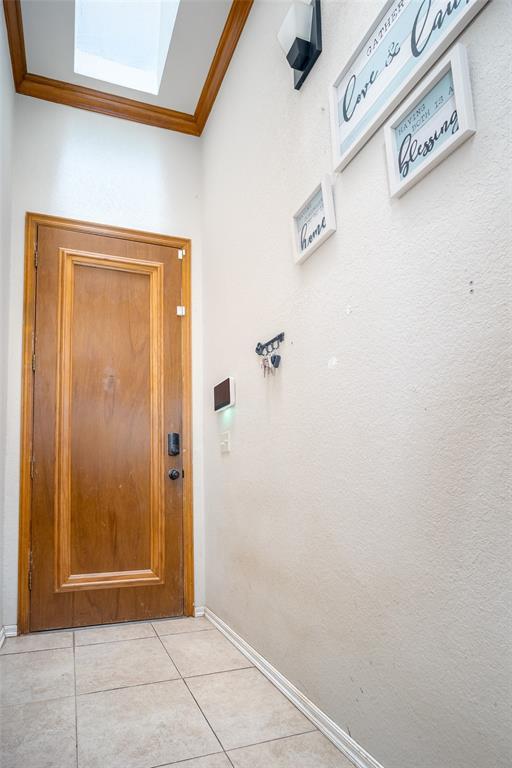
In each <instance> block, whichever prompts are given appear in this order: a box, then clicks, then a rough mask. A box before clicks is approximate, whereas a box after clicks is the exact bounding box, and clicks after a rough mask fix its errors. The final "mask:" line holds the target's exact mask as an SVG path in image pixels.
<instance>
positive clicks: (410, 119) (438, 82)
mask: <svg viewBox="0 0 512 768" xmlns="http://www.w3.org/2000/svg"><path fill="white" fill-rule="evenodd" d="M475 130H476V129H475V116H474V113H473V98H472V95H471V82H470V79H469V68H468V59H467V54H466V49H465V48H464V46H463V45H460V44H459V45H456V46H455V47H454V48H453V49H452V50H451V51H450V52H449V53H448V54H447V55H446V56H445V57H444V58H443V59H442V60H441V61H440V62H439V63H438V64H437V66H436V67H434V69H433V70H432V71H431V72H429V74H428V75H427V77H426V78H425V79H424V80H422V81H421V83H420V84H419V86H418V87H417V88H416V90H415V91H413V93H412V94H411V95H410V97H409V98H408V99H407V101H406V102H405V103H404V104H403V105H402V106H400V107H399V109H398V111H397V112H396V113H395V114H394V115H393V116H392V118H391V120H390V121H389V122H388V123H387V124H386V126H385V128H384V134H385V137H386V157H387V162H388V175H389V187H390V192H391V197H400V196H401V195H403V194H404V192H407V190H408V189H410V187H412V186H413V185H414V184H416V182H417V181H419V180H420V179H422V178H423V177H424V176H425V175H426V174H427V173H429V171H431V170H432V169H433V168H434V167H435V166H436V165H438V164H439V163H440V162H441V161H442V160H444V158H445V157H446V156H447V155H449V154H450V152H453V150H454V149H456V148H457V147H459V146H460V145H461V144H462V143H463V142H464V141H466V139H469V137H470V136H471V135H472V134H473V133H474V132H475Z"/></svg>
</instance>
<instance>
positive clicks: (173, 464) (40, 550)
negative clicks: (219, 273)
mask: <svg viewBox="0 0 512 768" xmlns="http://www.w3.org/2000/svg"><path fill="white" fill-rule="evenodd" d="M116 234H117V233H116V232H115V231H113V232H108V231H107V232H106V233H105V231H102V232H101V233H97V234H96V233H94V232H93V231H80V230H79V229H76V228H75V229H69V228H66V227H59V226H57V225H52V224H50V225H46V226H45V225H39V226H38V227H37V269H36V272H35V274H36V290H35V317H34V326H35V334H34V365H33V367H34V369H35V370H34V374H33V434H32V457H33V464H32V472H31V474H32V488H31V565H30V582H31V583H30V585H29V587H30V595H29V597H30V629H31V630H41V629H49V628H57V627H77V626H84V625H89V624H104V623H109V622H116V621H127V620H137V619H150V618H157V617H164V616H181V615H183V612H184V576H183V477H182V475H183V465H182V454H180V455H178V456H175V457H171V456H169V455H168V450H167V448H168V445H167V435H168V433H169V432H178V433H180V434H182V432H183V430H182V396H183V393H182V380H183V376H182V329H181V326H180V324H181V323H182V322H183V318H182V317H179V316H178V315H177V306H178V305H181V304H182V298H181V297H182V264H183V260H182V259H181V258H179V256H180V255H181V254H180V253H179V252H178V249H177V248H176V247H172V246H166V245H161V244H155V243H152V242H144V240H141V239H140V238H139V239H137V240H135V239H130V237H129V235H127V236H116ZM170 469H174V470H177V472H175V473H174V474H175V475H178V477H177V479H174V480H171V479H170V478H169V476H168V472H169V470H170Z"/></svg>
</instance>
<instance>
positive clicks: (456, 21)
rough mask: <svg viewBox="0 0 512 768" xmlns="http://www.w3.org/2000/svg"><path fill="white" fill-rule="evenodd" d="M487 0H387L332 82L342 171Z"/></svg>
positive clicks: (337, 167) (335, 141) (335, 148)
mask: <svg viewBox="0 0 512 768" xmlns="http://www.w3.org/2000/svg"><path fill="white" fill-rule="evenodd" d="M488 1H489V0H388V1H387V2H386V3H385V5H384V8H383V10H382V11H381V13H379V15H378V17H377V19H376V21H375V22H374V23H373V24H372V25H371V27H370V29H369V30H368V32H367V34H366V35H365V36H364V38H363V41H362V43H361V44H360V45H359V47H358V48H357V50H356V52H355V53H354V55H353V56H352V58H351V59H350V61H349V62H348V64H347V65H346V66H345V67H344V69H343V70H342V72H341V73H340V75H339V76H338V78H337V79H336V81H335V82H334V85H333V86H332V87H331V93H330V105H331V133H332V149H333V162H334V168H335V170H336V171H341V169H342V168H344V167H345V166H346V165H347V164H348V163H349V162H350V161H351V160H352V158H353V157H354V156H355V155H356V154H357V152H359V150H360V149H361V148H362V147H363V146H364V144H365V143H366V142H367V141H368V139H369V138H370V137H371V136H372V135H373V134H374V133H375V131H376V130H377V128H378V127H379V126H380V125H382V123H383V122H384V120H386V118H387V117H389V115H390V114H391V112H392V111H393V110H394V109H395V108H396V107H397V106H398V105H399V103H400V102H401V101H402V100H403V98H404V97H405V96H406V95H407V93H408V92H409V91H410V90H411V89H412V88H413V87H414V86H415V85H416V83H417V82H418V81H419V80H420V78H421V77H423V75H424V74H425V73H426V72H427V70H428V69H430V67H431V66H432V64H434V63H435V61H436V60H437V59H438V58H439V57H440V56H441V54H442V53H444V51H445V50H446V49H447V48H448V46H449V45H451V43H452V42H453V41H454V40H455V39H456V38H457V36H458V35H459V34H460V33H461V32H462V30H463V29H464V27H465V26H467V24H469V22H470V21H471V19H472V18H473V17H474V16H475V15H476V14H477V13H478V12H479V11H480V10H481V9H482V8H483V7H484V6H485V5H486V3H487V2H488Z"/></svg>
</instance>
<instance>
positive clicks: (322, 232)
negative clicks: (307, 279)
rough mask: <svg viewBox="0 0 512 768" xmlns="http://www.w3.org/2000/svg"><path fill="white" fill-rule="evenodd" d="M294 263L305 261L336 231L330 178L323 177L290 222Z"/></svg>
mask: <svg viewBox="0 0 512 768" xmlns="http://www.w3.org/2000/svg"><path fill="white" fill-rule="evenodd" d="M292 229H293V242H294V250H295V261H296V263H297V264H300V263H301V262H303V261H305V260H306V259H307V258H308V256H311V254H312V253H313V251H316V249H317V248H318V247H319V246H320V245H322V243H323V242H325V241H326V240H327V238H328V237H330V236H331V235H332V233H333V232H335V231H336V214H335V212H334V200H333V194H332V178H331V176H329V175H327V176H325V177H324V178H323V179H322V181H321V183H320V184H319V185H318V187H316V188H315V189H314V191H313V192H312V193H311V194H310V196H309V197H308V199H307V200H306V202H305V203H303V204H302V205H301V207H300V208H299V210H298V211H297V213H295V214H294V215H293V220H292Z"/></svg>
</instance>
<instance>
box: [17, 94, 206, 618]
mask: <svg viewBox="0 0 512 768" xmlns="http://www.w3.org/2000/svg"><path fill="white" fill-rule="evenodd" d="M15 134H16V135H15V146H14V158H15V166H14V170H13V175H14V192H13V217H12V224H13V226H12V232H13V244H12V252H11V253H12V263H11V278H10V320H11V323H10V325H11V329H10V356H9V363H10V370H9V405H8V423H7V441H8V446H9V448H8V455H7V478H6V530H5V537H4V551H5V573H6V579H7V578H8V584H6V595H5V603H4V623H5V624H15V623H16V604H17V598H16V595H17V585H16V578H15V574H16V572H17V536H18V496H19V418H20V417H19V410H20V371H21V324H22V312H23V307H22V300H23V247H24V245H23V241H24V217H25V212H26V211H35V212H37V213H48V214H52V215H54V216H64V217H68V218H74V219H83V220H85V221H96V222H100V223H104V224H113V225H117V226H126V227H129V228H131V229H142V230H148V231H150V232H161V233H163V234H170V235H180V236H184V237H191V238H192V240H193V246H194V253H193V257H192V258H193V260H192V284H193V293H194V295H193V317H194V321H193V322H194V328H195V329H197V331H200V329H201V237H200V224H201V220H200V200H199V193H200V149H199V143H198V140H197V139H196V138H193V137H188V136H183V135H181V134H177V133H172V132H170V131H163V130H160V129H158V128H151V127H149V126H141V125H138V124H136V123H130V122H127V121H124V120H118V119H115V118H110V117H104V116H102V115H96V114H93V113H90V112H84V111H82V110H79V109H73V108H71V107H62V106H56V105H55V104H50V103H48V102H44V101H40V100H38V99H31V98H28V97H26V96H16V103H15ZM193 349H194V353H193V354H194V358H195V361H194V360H193V364H194V362H195V364H194V371H195V374H194V382H193V384H194V392H193V395H194V401H195V403H196V406H195V413H196V417H197V418H196V421H195V424H196V429H195V434H194V463H195V468H196V472H195V489H194V490H195V494H194V496H195V499H194V500H195V513H196V515H197V518H198V523H197V525H196V527H195V528H196V541H195V545H196V552H197V564H196V593H197V594H196V599H197V601H198V602H199V603H200V604H202V602H203V591H204V590H203V576H204V574H203V567H202V563H203V555H202V552H203V543H202V530H203V526H202V522H201V517H202V503H201V502H202V488H201V457H202V452H201V450H200V446H201V443H202V434H201V424H202V419H201V403H202V380H201V370H200V365H199V363H200V359H201V337H200V334H199V333H198V332H196V330H194V332H193ZM7 574H8V577H7Z"/></svg>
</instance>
